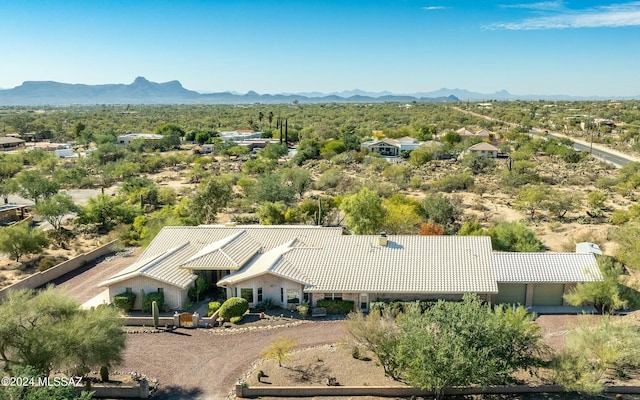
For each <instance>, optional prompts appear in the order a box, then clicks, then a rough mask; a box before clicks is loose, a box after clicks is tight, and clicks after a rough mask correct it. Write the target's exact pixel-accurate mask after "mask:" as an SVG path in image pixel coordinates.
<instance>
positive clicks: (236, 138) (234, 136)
mask: <svg viewBox="0 0 640 400" xmlns="http://www.w3.org/2000/svg"><path fill="white" fill-rule="evenodd" d="M218 136H220V138H221V139H222V140H227V141H233V142H241V141H243V140H247V139H260V138H262V132H254V131H252V130H237V131H226V132H219V133H218Z"/></svg>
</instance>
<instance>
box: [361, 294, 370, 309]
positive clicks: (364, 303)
mask: <svg viewBox="0 0 640 400" xmlns="http://www.w3.org/2000/svg"><path fill="white" fill-rule="evenodd" d="M360 311H362V312H369V295H368V294H367V293H360Z"/></svg>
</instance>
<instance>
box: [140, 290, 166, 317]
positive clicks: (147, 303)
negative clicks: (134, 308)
mask: <svg viewBox="0 0 640 400" xmlns="http://www.w3.org/2000/svg"><path fill="white" fill-rule="evenodd" d="M154 301H155V302H156V303H158V308H159V309H160V310H162V309H163V308H164V294H162V293H159V292H151V293H149V294H147V295H145V296H144V299H142V311H143V312H146V313H150V312H151V304H152V303H153V302H154Z"/></svg>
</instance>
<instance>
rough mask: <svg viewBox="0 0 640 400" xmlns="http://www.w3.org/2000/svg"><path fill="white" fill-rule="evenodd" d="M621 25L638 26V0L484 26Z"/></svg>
mask: <svg viewBox="0 0 640 400" xmlns="http://www.w3.org/2000/svg"><path fill="white" fill-rule="evenodd" d="M536 4H541V3H536ZM537 10H540V9H537ZM623 26H640V1H634V2H630V3H621V4H614V5H610V6H601V7H595V8H589V9H583V10H569V9H561V10H560V12H559V13H555V14H553V15H546V16H541V17H535V18H527V19H524V20H522V21H516V22H506V23H495V24H490V25H486V26H484V28H485V29H492V30H540V29H571V28H618V27H623Z"/></svg>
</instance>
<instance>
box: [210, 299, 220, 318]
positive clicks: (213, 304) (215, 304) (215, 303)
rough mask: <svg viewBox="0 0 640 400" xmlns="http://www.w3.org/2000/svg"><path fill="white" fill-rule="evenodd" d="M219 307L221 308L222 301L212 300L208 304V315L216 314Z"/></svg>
mask: <svg viewBox="0 0 640 400" xmlns="http://www.w3.org/2000/svg"><path fill="white" fill-rule="evenodd" d="M219 308H220V302H219V301H210V302H209V305H208V306H207V317H210V316H212V315H213V314H215V313H216V311H218V309H219Z"/></svg>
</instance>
